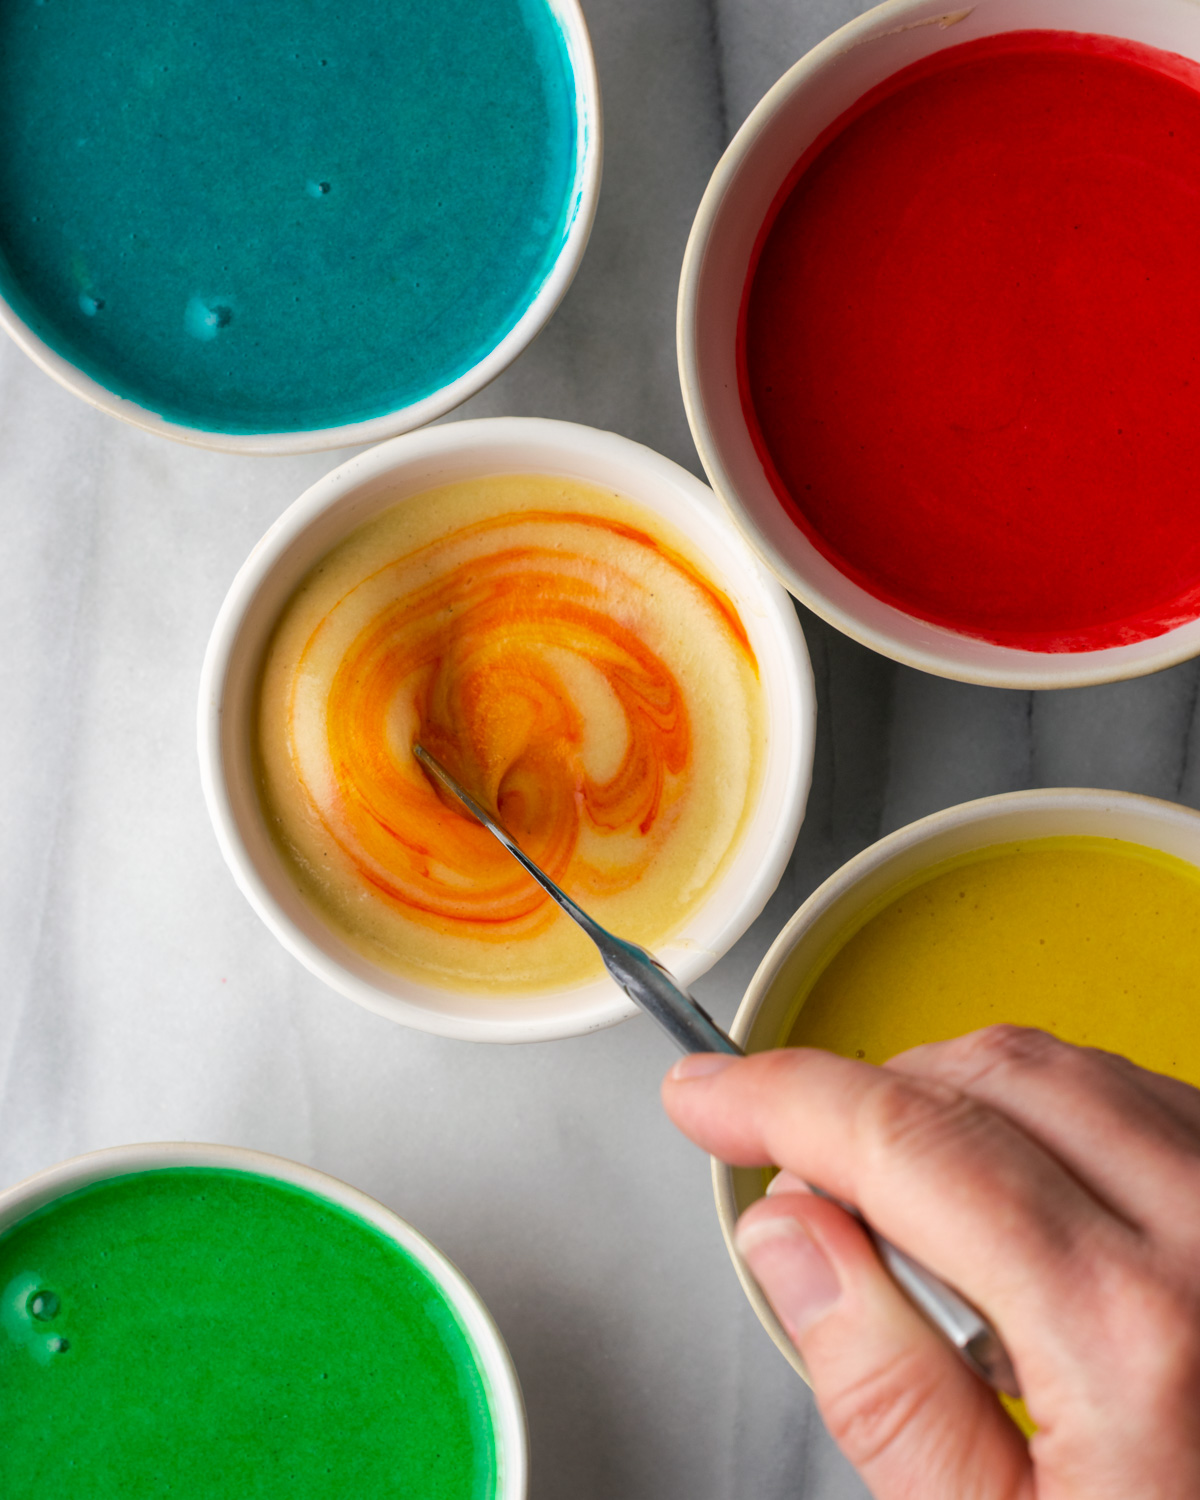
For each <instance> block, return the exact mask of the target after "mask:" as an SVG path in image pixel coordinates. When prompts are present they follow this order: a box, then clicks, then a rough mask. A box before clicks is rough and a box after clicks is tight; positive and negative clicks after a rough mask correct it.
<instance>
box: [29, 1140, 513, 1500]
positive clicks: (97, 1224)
mask: <svg viewBox="0 0 1200 1500" xmlns="http://www.w3.org/2000/svg"><path fill="white" fill-rule="evenodd" d="M0 1329H2V1332H0V1493H2V1494H4V1495H5V1496H6V1497H8V1500H27V1497H29V1500H31V1497H33V1496H34V1495H40V1494H45V1493H48V1492H54V1493H57V1492H58V1491H59V1490H60V1489H61V1488H63V1487H64V1486H65V1487H66V1488H69V1489H76V1488H79V1487H80V1485H81V1484H82V1491H83V1492H86V1493H87V1494H88V1495H89V1496H90V1497H92V1500H105V1497H108V1496H117V1495H131V1494H136V1495H152V1494H155V1495H156V1494H164V1493H168V1492H176V1493H181V1494H196V1493H199V1492H201V1491H202V1492H203V1493H204V1494H205V1495H206V1496H211V1497H212V1500H220V1497H225V1496H228V1497H231V1500H233V1497H236V1500H248V1497H252V1496H270V1497H272V1500H278V1497H282V1496H290V1495H295V1496H303V1497H305V1500H320V1497H329V1500H343V1497H345V1496H347V1495H420V1496H421V1497H422V1500H523V1497H524V1496H525V1494H526V1473H527V1438H526V1429H525V1415H524V1407H523V1404H522V1400H521V1393H520V1388H519V1386H518V1384H517V1378H516V1374H515V1372H514V1370H513V1367H512V1363H511V1361H510V1359H509V1356H508V1352H507V1350H506V1349H505V1347H504V1343H503V1340H502V1339H501V1336H500V1334H499V1332H498V1330H497V1329H496V1326H495V1324H494V1323H493V1322H492V1320H491V1317H490V1316H489V1314H488V1312H487V1310H486V1309H485V1308H484V1306H483V1304H482V1303H481V1302H480V1300H479V1298H478V1296H477V1294H476V1293H475V1291H474V1290H473V1289H472V1288H471V1286H470V1285H469V1284H468V1283H467V1281H466V1280H465V1279H464V1278H463V1276H462V1275H461V1273H460V1272H458V1271H457V1270H456V1269H455V1267H454V1266H452V1265H451V1264H450V1262H449V1261H448V1260H447V1259H446V1258H445V1257H444V1256H443V1255H442V1254H441V1253H440V1252H439V1251H438V1250H436V1249H435V1248H434V1247H433V1246H432V1245H431V1244H430V1243H429V1241H428V1240H426V1239H424V1238H423V1237H422V1236H421V1235H420V1234H418V1233H417V1232H416V1230H414V1229H412V1228H411V1227H410V1226H409V1225H408V1224H406V1223H405V1222H404V1221H403V1220H402V1219H399V1218H397V1217H396V1215H395V1214H393V1213H391V1212H390V1211H389V1210H387V1209H385V1208H384V1207H383V1206H382V1205H381V1204H378V1203H376V1202H374V1201H373V1200H372V1199H370V1198H368V1197H366V1196H365V1194H362V1193H360V1192H357V1191H356V1190H355V1189H354V1188H351V1187H348V1186H347V1185H346V1184H344V1183H341V1182H338V1181H336V1180H335V1179H333V1178H331V1177H326V1176H325V1175H324V1174H323V1173H320V1172H315V1171H313V1170H312V1169H311V1168H308V1167H303V1166H300V1165H298V1164H297V1163H295V1162H288V1161H284V1160H281V1159H280V1158H278V1157H272V1156H265V1155H263V1154H262V1153H260V1152H255V1151H245V1150H241V1149H238V1148H235V1147H229V1146H199V1145H140V1146H121V1147H116V1148H114V1149H111V1150H107V1151H98V1152H94V1153H93V1154H91V1155H89V1156H83V1157H78V1158H76V1159H75V1160H74V1161H69V1162H64V1163H62V1164H60V1165H58V1166H55V1167H51V1168H49V1169H48V1170H46V1171H44V1172H40V1173H38V1174H37V1175H36V1176H35V1177H32V1178H30V1179H28V1180H27V1181H26V1182H24V1183H20V1184H18V1185H17V1186H16V1187H12V1188H9V1189H8V1190H7V1191H6V1192H3V1193H0Z"/></svg>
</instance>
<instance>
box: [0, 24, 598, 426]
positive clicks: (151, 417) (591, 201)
mask: <svg viewBox="0 0 1200 1500" xmlns="http://www.w3.org/2000/svg"><path fill="white" fill-rule="evenodd" d="M546 4H547V5H548V6H549V8H550V11H551V12H552V14H553V16H554V19H555V21H556V22H557V24H558V26H559V27H560V28H561V32H562V37H563V43H564V46H565V48H566V52H567V59H568V62H569V63H570V67H571V72H572V75H573V77H574V83H575V101H574V102H575V119H576V135H575V177H574V182H573V185H572V189H571V199H570V202H569V203H568V205H567V211H566V229H565V232H564V234H563V238H562V243H561V245H560V246H559V251H558V255H557V256H556V258H555V260H554V263H553V265H552V266H551V268H550V270H549V271H548V272H547V274H546V277H545V279H544V280H543V282H542V284H541V286H540V288H539V289H538V292H537V295H536V296H535V297H534V298H533V300H532V301H531V302H530V304H529V306H528V307H527V308H526V309H525V311H524V312H523V313H522V314H521V317H520V318H519V319H518V320H517V322H516V323H515V324H514V325H513V327H512V328H511V329H510V330H509V331H508V333H506V334H505V335H504V337H503V338H502V339H501V340H500V342H499V343H498V344H496V345H495V347H494V348H492V349H491V350H489V352H488V353H486V354H485V355H484V356H483V358H482V359H480V360H479V361H478V362H477V363H476V364H474V365H473V366H472V367H471V368H470V369H469V370H467V371H466V372H465V373H464V374H462V375H460V376H458V378H457V379H456V380H452V381H450V383H449V384H448V385H444V386H442V387H440V388H439V389H438V390H435V391H433V392H431V393H430V394H429V395H428V396H424V397H422V398H421V399H420V400H419V401H413V402H410V403H409V405H407V406H402V407H398V408H397V409H396V410H395V411H390V412H385V413H384V414H383V415H382V416H378V417H370V418H368V419H367V420H365V421H362V422H348V423H346V424H344V425H342V426H339V427H321V428H314V429H312V430H310V431H306V432H262V433H260V432H255V433H234V432H209V431H205V430H204V429H203V428H200V427H189V426H187V425H186V424H184V423H182V422H173V421H170V420H169V419H168V418H166V417H163V416H160V415H159V414H158V412H155V411H151V410H149V409H148V408H147V407H144V406H140V405H139V404H138V403H137V402H136V401H132V400H130V399H129V398H128V397H126V396H119V395H117V394H116V393H115V392H114V391H110V390H109V389H108V387H107V386H105V385H102V384H101V383H100V382H99V381H98V380H94V379H93V378H92V377H91V376H90V375H86V374H85V373H84V372H83V371H82V370H80V369H78V368H77V367H76V366H75V365H73V364H72V363H71V361H70V360H69V359H67V358H66V357H65V356H63V355H61V354H59V353H58V352H57V351H56V350H54V349H52V348H51V347H50V345H49V344H47V343H46V342H45V341H44V340H43V339H42V338H40V337H39V336H38V335H37V334H36V333H35V332H34V331H33V329H32V328H30V327H29V325H28V324H27V323H26V322H25V320H24V319H23V318H22V317H21V316H20V314H19V313H18V312H17V311H16V309H15V308H13V307H12V306H11V305H10V304H9V302H8V301H7V300H6V299H5V298H4V297H3V296H0V328H3V329H4V331H5V332H6V333H7V334H8V336H9V337H10V338H11V339H12V340H13V341H14V342H15V343H16V344H18V345H19V346H20V347H21V348H22V349H23V350H24V351H25V353H26V354H28V355H29V357H30V359H32V360H33V361H34V363H35V364H37V365H39V366H40V367H41V368H42V369H43V370H45V372H46V374H47V375H50V376H52V377H53V378H54V379H55V380H57V381H58V383H59V385H62V386H65V387H66V389H67V390H69V391H71V392H72V393H73V394H74V395H76V396H81V397H82V398H83V399H84V400H85V401H87V402H88V403H89V404H90V405H92V406H95V407H98V408H99V409H100V410H101V411H106V412H108V413H109V414H110V415H111V416H114V417H120V418H121V420H122V421H123V422H129V423H131V424H132V425H133V426H134V427H141V428H143V429H144V430H145V431H146V432H154V433H158V434H159V436H161V437H168V438H174V439H175V441H176V442H180V443H188V444H190V445H191V446H192V447H195V448H216V449H219V450H221V451H222V452H226V453H311V452H314V451H316V450H318V449H324V448H350V447H354V446H356V445H357V444H360V443H377V442H380V441H381V440H382V439H383V438H389V437H394V436H395V435H396V434H397V433H400V432H411V431H412V429H413V428H415V427H422V426H424V425H425V423H426V422H432V421H434V420H435V418H437V417H441V416H444V415H445V414H446V412H448V411H453V409H454V408H455V407H456V406H459V405H460V404H461V403H462V402H464V401H465V400H466V399H467V398H468V397H469V396H473V395H475V393H476V392H477V391H480V390H482V389H483V387H484V386H485V385H487V384H488V383H489V381H492V380H494V379H495V378H496V376H497V375H499V374H500V372H501V371H502V370H505V369H507V368H508V366H509V365H510V364H512V362H513V360H514V359H516V358H517V356H518V355H519V354H521V353H522V352H523V350H525V349H526V348H527V347H528V346H529V345H530V344H531V343H532V342H533V340H534V339H535V338H536V337H537V335H538V334H539V333H540V332H541V331H542V329H543V328H544V327H545V325H546V324H547V322H548V321H549V320H550V317H551V315H552V314H553V312H554V310H555V308H556V307H557V306H558V304H559V303H560V302H561V301H562V299H563V296H564V295H565V293H566V290H567V288H568V287H569V286H570V285H571V282H572V281H573V280H574V278H575V273H576V271H578V269H579V265H580V262H581V261H582V260H583V252H584V251H585V250H586V249H587V242H588V237H589V235H590V234H591V232H592V221H593V220H594V218H595V216H596V204H597V202H598V200H599V197H600V174H601V165H602V161H603V154H604V146H603V140H604V137H603V126H602V121H601V110H600V83H599V80H598V78H597V77H596V61H595V58H594V56H593V54H592V44H591V38H590V37H589V36H588V29H587V23H586V21H585V20H584V17H583V11H582V9H581V7H580V4H579V0H546Z"/></svg>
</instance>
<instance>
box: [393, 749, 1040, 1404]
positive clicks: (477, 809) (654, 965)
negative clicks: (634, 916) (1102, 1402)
mask: <svg viewBox="0 0 1200 1500" xmlns="http://www.w3.org/2000/svg"><path fill="white" fill-rule="evenodd" d="M413 754H414V755H415V756H416V758H417V760H418V761H420V763H421V765H423V766H424V767H425V769H426V770H427V771H428V772H429V774H430V775H431V776H433V777H434V778H435V779H436V780H437V781H439V782H440V783H441V784H442V786H444V787H445V788H446V790H447V791H448V792H449V793H450V794H451V795H452V796H453V797H456V798H457V799H458V801H459V802H461V803H462V805H463V806H464V807H465V808H466V809H467V811H468V812H469V813H470V814H471V816H472V817H473V818H475V819H477V820H478V822H480V823H482V824H483V826H484V827H485V828H486V829H487V831H488V832H489V833H490V834H491V835H492V836H493V837H494V838H496V839H498V840H499V841H500V843H502V844H503V845H504V847H505V848H506V849H507V850H508V852H509V853H510V854H511V855H512V857H513V858H514V859H515V860H518V861H519V862H520V863H521V864H522V865H523V866H524V867H525V869H526V870H528V871H529V873H530V875H532V876H533V878H534V880H536V881H537V883H538V884H539V885H540V886H541V888H542V889H543V890H544V891H545V892H546V894H547V895H548V896H550V897H551V898H552V899H553V900H554V901H556V902H557V903H558V905H559V906H561V907H562V909H563V911H565V912H566V913H567V915H568V916H569V917H570V918H571V919H572V920H573V921H575V922H577V923H578V924H579V926H580V927H582V928H583V930H584V932H586V933H587V935H588V937H590V938H591V940H592V942H593V943H595V945H596V947H597V949H598V950H599V952H600V957H601V958H602V959H603V960H604V967H605V968H606V969H607V970H608V972H609V973H610V974H611V975H612V977H613V978H614V979H615V980H616V982H617V983H618V984H619V985H620V986H621V988H622V989H623V990H624V991H625V993H626V994H627V995H628V996H629V998H630V999H631V1000H632V1001H634V1003H635V1004H637V1005H640V1006H641V1008H642V1009H643V1010H644V1011H646V1013H647V1014H648V1015H651V1016H653V1017H654V1019H655V1020H656V1021H657V1022H658V1024H659V1025H660V1026H661V1027H662V1028H663V1030H664V1031H666V1032H668V1033H669V1034H670V1036H671V1039H672V1040H673V1041H674V1043H675V1045H676V1046H677V1047H678V1048H679V1049H680V1050H681V1051H683V1052H726V1053H730V1054H732V1055H733V1056H735V1057H741V1056H742V1055H743V1053H742V1049H741V1048H740V1047H739V1046H738V1045H737V1043H736V1042H734V1041H731V1040H730V1038H729V1037H727V1036H726V1035H725V1033H724V1032H723V1031H722V1030H721V1028H720V1027H719V1026H718V1025H717V1023H716V1022H715V1021H714V1020H713V1019H712V1017H711V1016H710V1015H708V1013H707V1012H706V1011H704V1010H703V1009H702V1008H701V1007H700V1006H699V1005H697V1003H696V1002H695V1000H693V999H692V997H691V996H690V995H689V994H688V992H687V991H686V990H685V989H684V988H683V987H682V986H681V985H679V984H677V983H676V982H675V980H674V979H673V978H672V977H671V975H670V974H669V973H668V972H667V971H666V969H664V968H663V966H662V964H660V963H659V962H658V960H657V959H656V958H655V957H654V956H653V955H652V954H650V953H647V952H646V950H645V949H644V948H639V947H638V945H637V944H636V943H628V942H626V941H625V939H624V938H619V937H616V936H615V935H614V934H613V933H611V932H609V931H608V930H607V928H604V927H601V926H600V924H599V922H597V921H595V920H594V919H593V918H592V917H589V916H588V914H587V912H585V911H583V910H582V909H581V908H580V907H578V906H576V904H575V902H574V901H572V900H571V898H570V896H568V895H567V893H566V892H565V891H563V890H561V889H560V888H559V887H558V886H557V885H556V884H555V883H554V881H553V880H551V879H550V877H549V876H548V875H547V874H545V873H544V872H543V871H542V870H540V869H539V868H538V867H537V865H535V864H534V862H533V860H531V859H530V858H529V856H528V855H527V854H525V853H524V852H523V851H522V850H521V848H520V847H519V845H518V844H517V842H516V840H515V839H513V838H512V837H511V836H510V835H509V834H508V833H506V832H505V830H504V829H503V828H501V826H500V824H499V823H497V822H496V820H495V819H494V818H493V817H492V815H491V814H490V813H489V812H488V811H487V810H486V809H485V808H484V807H481V806H480V804H479V803H478V802H476V800H475V798H474V797H472V796H471V794H470V793H469V792H467V791H465V790H464V789H463V788H462V787H461V786H459V784H458V782H457V781H455V779H454V777H453V776H451V775H450V773H449V771H447V770H446V768H445V767H444V766H443V765H441V764H440V763H439V762H438V761H436V760H435V759H434V758H433V756H432V755H430V754H429V752H428V750H426V749H424V748H423V747H422V746H421V745H414V746H413ZM809 1186H810V1188H811V1190H812V1191H813V1192H814V1193H816V1194H817V1195H818V1196H820V1197H822V1198H829V1197H831V1196H832V1195H831V1194H829V1193H825V1192H822V1190H821V1189H820V1188H817V1187H812V1186H811V1184H809ZM833 1201H834V1202H836V1203H838V1204H839V1205H840V1206H841V1207H842V1208H844V1209H845V1210H846V1212H847V1213H850V1214H853V1215H854V1217H855V1218H856V1219H857V1220H858V1222H859V1223H860V1224H862V1226H863V1228H864V1229H865V1230H866V1231H867V1233H868V1234H869V1235H870V1237H871V1241H872V1243H873V1244H874V1246H875V1249H876V1250H877V1251H878V1253H879V1258H880V1259H881V1260H882V1261H883V1263H884V1265H885V1266H887V1268H888V1270H889V1271H890V1272H891V1274H892V1276H893V1277H894V1279H895V1280H896V1282H897V1283H898V1284H899V1285H900V1286H901V1287H902V1288H903V1289H904V1291H905V1292H907V1293H908V1295H909V1297H910V1298H911V1299H912V1301H913V1302H914V1303H915V1304H916V1305H917V1307H918V1308H920V1310H921V1311H922V1312H923V1313H924V1314H925V1316H926V1318H928V1319H929V1321H930V1323H932V1324H933V1326H934V1327H935V1328H936V1329H937V1330H938V1331H939V1332H940V1333H942V1334H943V1335H944V1336H945V1337H946V1338H947V1339H948V1340H949V1342H950V1343H951V1344H953V1346H954V1347H955V1348H956V1349H957V1350H958V1352H959V1354H961V1355H962V1357H963V1359H964V1360H965V1361H966V1363H967V1364H968V1365H969V1366H970V1367H971V1369H972V1370H974V1371H975V1373H976V1374H977V1375H980V1376H982V1378H983V1379H984V1380H986V1381H987V1382H988V1384H989V1385H992V1386H994V1387H995V1388H996V1389H997V1390H999V1391H1004V1392H1005V1394H1006V1395H1009V1396H1019V1395H1020V1388H1019V1386H1018V1384H1017V1377H1016V1372H1015V1371H1014V1369H1013V1366H1012V1361H1011V1360H1010V1359H1009V1357H1008V1351H1007V1350H1006V1349H1005V1347H1004V1345H1003V1344H1002V1343H1001V1341H1000V1336H999V1334H997V1332H996V1330H995V1329H994V1328H993V1327H992V1325H991V1324H990V1323H989V1322H988V1321H987V1319H986V1318H985V1317H984V1316H983V1314H982V1313H981V1312H979V1310H978V1309H977V1308H975V1307H973V1306H972V1305H971V1303H969V1302H968V1301H967V1300H966V1299H965V1298H963V1297H960V1296H959V1294H958V1293H957V1292H956V1291H954V1289H953V1288H952V1287H948V1286H947V1285H946V1283H945V1282H944V1281H942V1280H941V1279H940V1277H937V1276H935V1275H934V1274H933V1272H932V1271H929V1270H926V1268H925V1267H924V1266H923V1265H921V1264H920V1262H919V1261H915V1260H913V1259H912V1257H911V1256H908V1255H906V1254H905V1253H904V1251H903V1250H898V1249H897V1248H896V1246H895V1245H893V1244H892V1243H891V1242H890V1241H888V1240H885V1239H884V1238H883V1236H882V1235H879V1234H876V1232H875V1231H874V1230H873V1229H872V1228H871V1226H870V1225H869V1224H868V1223H867V1222H866V1220H865V1219H864V1218H863V1216H862V1215H861V1214H860V1213H859V1212H858V1210H857V1209H856V1208H854V1207H853V1206H852V1205H851V1204H848V1203H842V1201H841V1199H834V1200H833Z"/></svg>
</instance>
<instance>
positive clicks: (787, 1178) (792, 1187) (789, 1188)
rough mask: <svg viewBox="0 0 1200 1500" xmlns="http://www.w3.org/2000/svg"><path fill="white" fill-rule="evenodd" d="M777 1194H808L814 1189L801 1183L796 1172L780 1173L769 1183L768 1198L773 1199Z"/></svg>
mask: <svg viewBox="0 0 1200 1500" xmlns="http://www.w3.org/2000/svg"><path fill="white" fill-rule="evenodd" d="M776 1193H808V1194H810V1195H811V1193H812V1189H811V1188H810V1187H809V1185H808V1183H807V1182H803V1181H801V1179H800V1178H799V1177H797V1176H796V1174H795V1173H794V1172H786V1171H782V1170H781V1171H778V1172H776V1173H775V1175H774V1177H772V1178H771V1180H770V1182H768V1183H767V1197H768V1198H773V1197H774V1196H775V1194H776Z"/></svg>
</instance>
